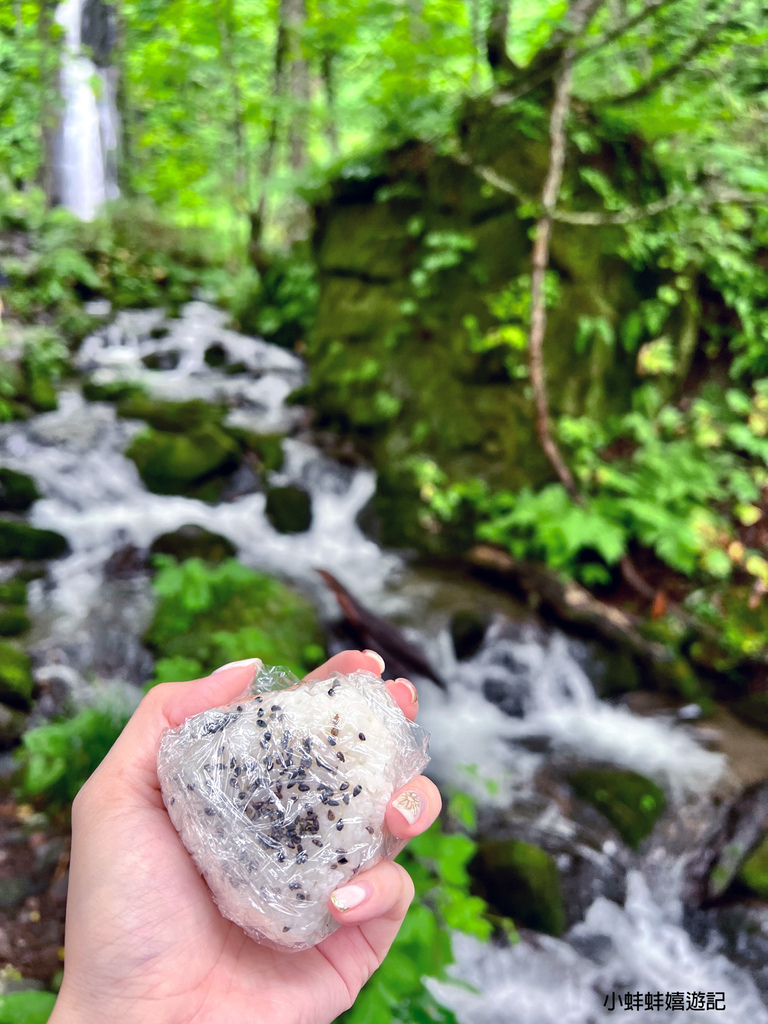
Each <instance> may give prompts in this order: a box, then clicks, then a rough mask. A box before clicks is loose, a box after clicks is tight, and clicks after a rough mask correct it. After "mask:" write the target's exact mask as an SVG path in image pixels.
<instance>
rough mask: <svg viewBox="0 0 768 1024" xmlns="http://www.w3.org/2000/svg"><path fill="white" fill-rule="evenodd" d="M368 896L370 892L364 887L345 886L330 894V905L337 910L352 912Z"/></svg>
mask: <svg viewBox="0 0 768 1024" xmlns="http://www.w3.org/2000/svg"><path fill="white" fill-rule="evenodd" d="M369 896H370V890H369V889H368V887H367V886H364V885H345V886H344V887H343V888H341V889H336V890H335V891H334V892H332V893H331V903H332V904H333V905H334V907H336V908H337V909H338V910H354V909H355V907H359V906H360V904H361V903H364V902H365V900H367V899H368V897H369Z"/></svg>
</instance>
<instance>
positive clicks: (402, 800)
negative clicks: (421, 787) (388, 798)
mask: <svg viewBox="0 0 768 1024" xmlns="http://www.w3.org/2000/svg"><path fill="white" fill-rule="evenodd" d="M392 806H393V807H394V808H395V809H396V810H398V811H400V813H401V814H402V816H403V817H404V818H405V820H406V821H407V822H408V824H409V825H415V824H416V821H417V819H418V817H419V815H420V814H421V812H422V811H423V810H424V799H423V797H422V795H421V793H417V792H416V790H415V789H406V790H404V791H403V792H402V793H400V795H399V796H397V797H395V799H394V800H393V801H392Z"/></svg>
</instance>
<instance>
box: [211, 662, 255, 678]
mask: <svg viewBox="0 0 768 1024" xmlns="http://www.w3.org/2000/svg"><path fill="white" fill-rule="evenodd" d="M260 664H261V659H260V658H243V660H242V661H229V662H227V664H226V665H221V666H220V667H219V668H215V669H214V670H213V672H212V673H211V675H213V676H215V675H216V673H217V672H226V671H227V669H229V668H245V666H246V665H260Z"/></svg>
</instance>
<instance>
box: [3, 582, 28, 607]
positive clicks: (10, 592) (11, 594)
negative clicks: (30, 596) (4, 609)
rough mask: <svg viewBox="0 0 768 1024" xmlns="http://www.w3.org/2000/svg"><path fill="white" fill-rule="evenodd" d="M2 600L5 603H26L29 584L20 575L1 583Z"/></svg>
mask: <svg viewBox="0 0 768 1024" xmlns="http://www.w3.org/2000/svg"><path fill="white" fill-rule="evenodd" d="M0 602H3V603H4V604H17V605H25V604H26V603H27V584H26V582H25V581H24V580H23V579H21V578H20V577H19V576H14V577H13V579H10V580H7V581H6V582H5V583H0Z"/></svg>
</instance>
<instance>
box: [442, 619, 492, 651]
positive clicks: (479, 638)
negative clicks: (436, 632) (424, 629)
mask: <svg viewBox="0 0 768 1024" xmlns="http://www.w3.org/2000/svg"><path fill="white" fill-rule="evenodd" d="M450 628H451V639H452V640H453V649H454V651H455V652H456V657H457V659H458V660H459V661H466V660H467V659H469V658H473V657H474V656H475V655H476V654H477V652H478V651H479V649H480V645H481V644H482V642H483V639H484V638H485V632H486V630H487V629H488V616H487V615H483V614H482V613H481V612H476V611H473V610H471V609H468V608H467V609H464V610H462V611H458V612H455V613H454V615H453V617H452V618H451V627H450Z"/></svg>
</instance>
